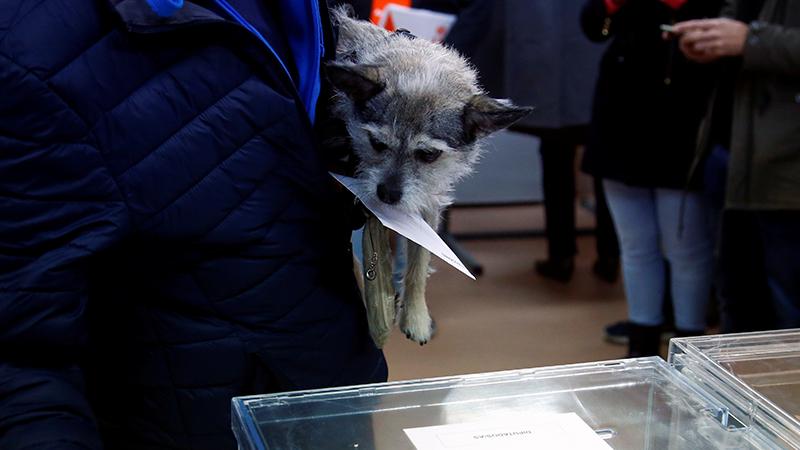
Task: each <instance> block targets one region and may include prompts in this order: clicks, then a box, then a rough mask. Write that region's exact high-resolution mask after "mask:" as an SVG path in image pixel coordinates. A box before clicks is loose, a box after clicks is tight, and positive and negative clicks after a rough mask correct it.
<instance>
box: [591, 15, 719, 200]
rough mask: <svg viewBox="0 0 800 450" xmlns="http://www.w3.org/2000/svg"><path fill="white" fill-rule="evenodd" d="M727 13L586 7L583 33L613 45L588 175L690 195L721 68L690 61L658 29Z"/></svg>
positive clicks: (604, 70) (598, 93)
mask: <svg viewBox="0 0 800 450" xmlns="http://www.w3.org/2000/svg"><path fill="white" fill-rule="evenodd" d="M721 6H722V5H721V0H689V1H688V2H687V3H686V4H685V5H683V7H681V8H680V9H679V10H677V11H674V10H672V9H671V8H670V7H668V6H667V5H665V4H664V3H662V2H661V1H659V0H636V1H629V2H628V3H626V4H625V5H624V6H623V7H622V8H621V9H620V10H619V11H618V12H617V13H616V14H614V15H611V16H609V15H608V14H607V13H606V8H605V5H604V1H603V0H589V1H588V2H587V3H586V5H585V6H584V9H583V13H582V19H581V20H582V25H583V30H584V32H585V33H586V35H587V36H588V37H589V38H590V39H592V40H594V41H605V40H609V39H610V40H611V43H610V45H609V47H608V49H607V50H606V52H605V54H604V55H603V59H602V61H601V63H600V75H599V78H598V81H597V87H596V90H595V97H594V106H593V111H592V125H591V129H590V137H589V143H588V146H587V151H586V155H585V157H584V161H583V168H584V170H585V171H587V172H588V173H590V174H592V175H594V176H596V177H600V178H608V179H612V180H616V181H621V182H624V183H627V184H630V185H633V186H641V187H661V188H674V189H678V188H683V187H684V185H685V184H686V179H687V176H688V173H689V168H690V165H691V162H692V159H693V155H694V151H695V148H696V140H697V132H698V128H699V125H700V122H701V120H702V118H703V116H704V114H705V113H706V110H707V103H708V97H709V94H710V92H711V91H712V89H713V84H714V80H715V71H716V68H715V67H714V66H708V65H700V64H695V63H691V62H689V61H688V60H686V58H685V57H683V55H682V54H681V52H680V50H679V49H678V48H677V42H675V41H664V40H663V39H662V36H661V30H660V28H659V26H660V25H661V24H669V23H673V22H678V21H683V20H689V19H697V18H704V17H716V16H717V15H718V14H719V11H720V8H721Z"/></svg>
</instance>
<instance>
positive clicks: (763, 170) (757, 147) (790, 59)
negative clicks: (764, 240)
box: [723, 0, 800, 210]
mask: <svg viewBox="0 0 800 450" xmlns="http://www.w3.org/2000/svg"><path fill="white" fill-rule="evenodd" d="M745 6H746V2H745V1H744V0H733V1H730V2H729V5H728V7H727V8H726V10H725V11H724V13H723V14H724V15H726V16H728V17H733V18H736V17H739V16H740V15H741V13H742V11H743V8H745ZM732 129H733V134H732V138H731V161H730V166H729V173H728V192H727V206H728V207H729V208H733V209H747V210H800V1H798V0H767V1H766V2H764V7H763V9H762V10H761V14H760V16H759V17H758V21H756V22H753V23H752V24H751V26H750V33H749V35H748V38H747V42H746V45H745V49H744V55H743V57H742V58H741V69H740V75H739V78H738V80H737V83H736V88H735V93H734V112H733V126H732Z"/></svg>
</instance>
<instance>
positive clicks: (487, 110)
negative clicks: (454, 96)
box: [463, 95, 533, 143]
mask: <svg viewBox="0 0 800 450" xmlns="http://www.w3.org/2000/svg"><path fill="white" fill-rule="evenodd" d="M531 111H533V108H530V107H523V106H514V105H512V104H511V102H510V101H508V100H496V99H493V98H491V97H488V96H486V95H475V96H473V97H472V98H470V99H469V101H468V102H467V104H466V106H464V116H463V119H464V138H465V141H466V142H467V143H472V142H475V141H476V140H477V139H480V138H482V137H485V136H488V135H490V134H492V133H494V132H495V131H498V130H502V129H503V128H506V127H508V126H510V125H511V124H513V123H514V122H516V121H518V120H519V119H522V118H523V117H525V116H527V115H528V114H530V112H531Z"/></svg>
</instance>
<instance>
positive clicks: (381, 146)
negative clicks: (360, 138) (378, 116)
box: [369, 134, 389, 153]
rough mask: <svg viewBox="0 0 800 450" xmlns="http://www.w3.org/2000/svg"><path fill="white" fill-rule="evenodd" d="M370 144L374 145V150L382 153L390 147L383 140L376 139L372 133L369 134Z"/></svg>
mask: <svg viewBox="0 0 800 450" xmlns="http://www.w3.org/2000/svg"><path fill="white" fill-rule="evenodd" d="M369 144H370V145H372V148H373V150H375V151H376V152H378V153H381V152H383V151H384V150H386V149H388V148H389V146H388V145H386V144H384V143H383V142H381V141H379V140H377V139H375V136H373V135H371V134H370V135H369Z"/></svg>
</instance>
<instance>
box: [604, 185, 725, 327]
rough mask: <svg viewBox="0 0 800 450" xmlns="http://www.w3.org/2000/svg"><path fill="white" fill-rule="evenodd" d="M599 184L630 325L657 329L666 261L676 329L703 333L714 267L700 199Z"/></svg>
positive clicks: (673, 192)
mask: <svg viewBox="0 0 800 450" xmlns="http://www.w3.org/2000/svg"><path fill="white" fill-rule="evenodd" d="M603 184H604V186H605V190H606V197H607V199H608V206H609V208H610V210H611V217H612V218H613V219H614V226H615V227H616V229H617V234H618V236H619V242H620V250H621V253H622V272H623V275H624V277H625V295H626V297H627V299H628V316H629V319H630V321H631V322H633V323H635V324H637V325H645V326H657V325H662V323H663V321H664V315H663V308H662V306H663V301H664V290H665V288H666V283H667V280H666V276H667V270H666V266H665V260H666V261H667V262H669V266H670V279H669V283H670V288H671V290H672V300H673V302H672V303H673V308H674V313H675V326H676V328H677V329H678V330H681V331H702V330H705V327H706V308H707V306H708V301H709V298H710V296H711V282H712V270H713V264H714V263H713V245H712V243H711V242H712V241H711V232H710V227H709V223H708V219H709V211H708V208H707V207H706V200H705V198H704V196H703V195H702V194H698V193H684V192H682V191H680V190H675V189H648V188H638V187H631V186H628V185H625V184H623V183H619V182H616V181H610V180H604V181H603ZM684 196H685V202H686V204H685V210H684V214H683V217H681V213H680V209H681V202H682V201H683V199H684ZM681 221H682V226H683V229H682V230H680V227H681Z"/></svg>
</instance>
